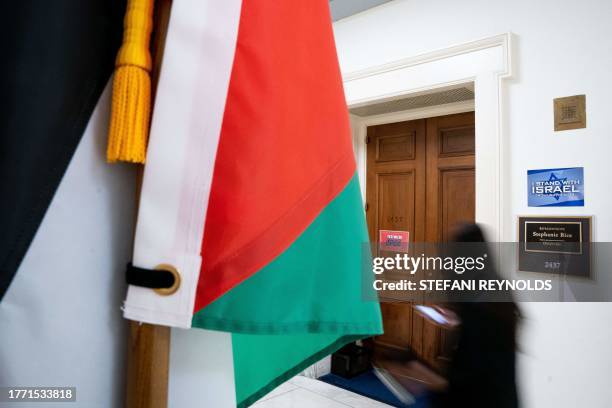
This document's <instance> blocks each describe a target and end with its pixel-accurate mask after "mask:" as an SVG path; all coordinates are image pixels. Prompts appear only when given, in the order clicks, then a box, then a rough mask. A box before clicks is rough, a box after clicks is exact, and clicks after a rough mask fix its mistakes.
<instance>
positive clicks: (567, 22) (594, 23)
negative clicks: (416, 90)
mask: <svg viewBox="0 0 612 408" xmlns="http://www.w3.org/2000/svg"><path fill="white" fill-rule="evenodd" d="M611 18H612V2H608V1H604V0H600V1H594V0H591V1H584V2H580V3H576V2H573V1H569V0H557V1H552V0H538V1H528V0H518V1H514V2H502V1H498V0H488V1H485V0H464V1H461V2H458V1H454V0H439V1H430V2H424V1H417V0H405V1H403V0H396V1H393V2H391V3H387V4H385V5H382V6H379V7H376V8H374V9H371V10H368V11H366V12H364V13H361V14H358V15H355V16H352V17H349V18H347V19H344V20H340V21H337V22H336V23H335V24H334V29H335V35H336V42H337V48H338V54H339V58H340V63H341V68H342V71H343V73H350V72H353V71H357V70H361V69H366V68H369V67H372V66H376V65H380V64H383V63H387V62H392V61H395V60H399V59H403V58H406V57H410V56H415V55H418V54H422V53H426V52H430V51H433V50H436V49H440V48H446V47H449V46H452V45H455V44H460V43H464V42H468V41H472V40H477V39H480V38H483V37H488V36H493V35H497V34H501V33H504V32H513V33H514V34H515V37H514V39H515V44H514V45H515V54H514V55H513V58H514V64H515V66H514V68H515V70H514V79H511V80H505V82H504V85H503V86H502V98H503V99H502V100H503V115H502V116H503V120H504V122H503V123H502V128H503V137H504V139H505V142H504V154H505V161H506V163H507V167H508V168H507V169H506V170H507V171H506V172H505V176H504V180H502V185H503V187H502V188H503V189H504V190H505V193H504V197H506V205H507V206H509V207H508V209H507V210H506V212H505V213H504V215H503V216H504V217H506V219H504V220H503V222H504V223H506V224H507V225H511V226H515V225H516V216H517V215H519V214H521V215H523V214H534V215H535V214H547V215H557V214H559V215H593V216H594V219H593V239H594V240H595V241H612V229H611V228H610V227H611V226H612V212H610V211H609V210H608V208H609V207H610V202H611V201H612V191H611V190H610V187H612V183H611V182H610V181H609V179H608V173H609V170H608V169H607V167H606V164H607V160H606V159H607V158H608V157H610V151H612V135H610V132H609V131H608V129H607V128H608V126H607V123H606V120H607V119H608V118H609V117H610V116H611V115H610V113H609V112H610V103H609V102H608V100H607V98H609V95H610V93H611V92H612V79H611V77H610V75H609V73H610V72H612V52H611V51H612V47H611V46H610V45H609V41H610V39H611V38H612V25H611V24H609V22H610V19H611ZM574 94H586V95H587V129H582V130H572V131H566V132H560V133H555V132H554V131H553V125H552V115H553V113H552V99H553V98H555V97H560V96H568V95H574ZM477 115H478V112H477ZM477 120H478V119H477ZM572 166H583V167H584V168H585V194H586V196H585V206H584V207H574V208H562V207H559V208H549V209H543V208H530V207H527V197H526V190H527V181H526V170H527V169H534V168H551V167H572ZM504 234H505V235H504V237H503V239H504V240H508V241H511V240H516V228H515V227H513V228H507V229H506V230H505V232H504ZM522 309H523V311H524V313H525V321H524V323H523V327H522V335H521V354H520V359H519V383H520V387H521V398H522V400H523V403H524V406H526V407H537V408H540V407H553V406H554V407H574V406H577V405H580V406H588V407H595V408H597V407H607V406H610V402H609V401H611V400H612V387H609V384H610V380H611V378H612V373H611V371H612V347H610V344H612V324H610V322H612V305H609V304H604V303H601V304H586V303H581V304H578V303H564V304H543V303H538V304H535V303H532V304H523V305H522Z"/></svg>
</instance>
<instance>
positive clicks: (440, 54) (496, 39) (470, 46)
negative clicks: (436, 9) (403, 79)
mask: <svg viewBox="0 0 612 408" xmlns="http://www.w3.org/2000/svg"><path fill="white" fill-rule="evenodd" d="M511 42H512V33H509V32H508V33H503V34H498V35H494V36H492V37H485V38H481V39H479V40H475V41H470V42H467V43H463V44H457V45H453V46H451V47H447V48H442V49H438V50H435V51H430V52H427V53H424V54H419V55H415V56H412V57H407V58H402V59H400V60H396V61H392V62H388V63H385V64H380V65H375V66H372V67H368V68H365V69H361V70H357V71H353V72H348V73H343V75H342V80H343V81H344V82H349V81H355V80H358V79H363V78H367V77H369V76H373V75H380V74H382V73H385V72H390V71H395V70H398V69H404V68H409V67H413V66H415V65H420V64H427V63H429V62H433V61H437V60H441V59H445V58H450V57H454V56H456V55H461V54H467V53H470V52H474V51H480V50H484V49H487V48H492V47H502V48H503V55H504V62H503V66H504V67H506V70H505V72H500V74H501V75H504V76H512V71H513V65H512V53H511V48H512V47H511Z"/></svg>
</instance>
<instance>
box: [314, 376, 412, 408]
mask: <svg viewBox="0 0 612 408" xmlns="http://www.w3.org/2000/svg"><path fill="white" fill-rule="evenodd" d="M319 380H320V381H324V382H326V383H328V384H331V385H335V386H336V387H340V388H343V389H345V390H348V391H351V392H354V393H356V394H359V395H363V396H364V397H368V398H371V399H373V400H376V401H380V402H383V403H385V404H388V405H391V406H394V407H397V408H416V407H417V406H419V405H418V404H415V405H406V404H404V403H402V402H401V401H400V400H398V399H397V398H396V397H395V395H393V394H392V393H391V391H389V389H388V388H387V387H386V386H385V385H384V384H383V383H382V382H381V381H380V380H379V379H378V377H376V375H375V374H374V371H372V370H369V371H366V372H365V373H363V374H360V375H358V376H356V377H353V378H351V379H347V378H343V377H340V376H338V375H335V374H327V375H324V376H322V377H319Z"/></svg>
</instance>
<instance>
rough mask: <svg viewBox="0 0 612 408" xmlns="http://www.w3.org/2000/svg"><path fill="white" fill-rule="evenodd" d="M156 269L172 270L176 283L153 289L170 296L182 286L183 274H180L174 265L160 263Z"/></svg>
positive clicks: (159, 293)
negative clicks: (167, 286)
mask: <svg viewBox="0 0 612 408" xmlns="http://www.w3.org/2000/svg"><path fill="white" fill-rule="evenodd" d="M155 269H156V270H158V271H168V272H170V273H171V274H172V276H174V283H173V284H172V286H170V287H169V288H156V289H153V290H154V291H155V292H156V293H157V294H158V295H161V296H170V295H172V294H173V293H175V292H176V291H177V290H178V288H179V286H181V275H180V274H179V272H178V270H177V269H176V268H175V267H174V266H172V265H168V264H159V265H157V266H156V267H155Z"/></svg>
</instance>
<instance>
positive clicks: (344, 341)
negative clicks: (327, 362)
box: [236, 333, 379, 408]
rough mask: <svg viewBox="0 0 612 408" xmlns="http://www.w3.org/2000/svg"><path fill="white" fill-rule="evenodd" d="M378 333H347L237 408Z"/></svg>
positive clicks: (247, 404) (238, 404)
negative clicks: (337, 352)
mask: <svg viewBox="0 0 612 408" xmlns="http://www.w3.org/2000/svg"><path fill="white" fill-rule="evenodd" d="M376 334H379V333H372V334H352V335H346V336H342V337H340V338H338V339H337V340H336V341H334V342H333V343H331V344H330V345H329V346H327V347H325V348H324V349H322V350H319V351H318V352H316V353H314V354H312V355H311V356H310V357H308V358H307V359H305V360H303V361H302V362H300V363H299V364H297V365H295V366H293V367H291V368H290V369H288V370H287V371H285V372H284V373H282V374H281V375H279V376H278V377H276V378H274V379H273V380H272V381H270V382H269V383H268V384H266V385H265V386H264V387H262V388H260V389H259V390H257V392H255V393H253V394H251V395H249V396H248V397H247V398H245V399H244V400H242V401H240V402H237V405H236V406H237V408H246V407H248V406H250V405H253V404H254V403H255V402H257V401H258V400H259V399H261V398H262V397H263V396H265V395H266V394H268V393H269V392H270V391H272V390H273V389H274V388H276V387H278V386H279V385H281V384H282V383H284V382H286V381H287V380H289V379H290V378H293V377H294V376H296V375H297V374H298V373H300V372H302V371H303V370H304V369H305V368H307V367H309V366H311V365H312V364H314V363H316V362H317V361H319V360H321V359H322V358H323V357H326V356H327V355H329V354H331V353H334V352H336V351H337V350H338V349H340V348H341V347H343V346H344V345H346V344H348V343H350V342H352V341H357V340H361V339H364V338H366V337H371V336H373V335H376Z"/></svg>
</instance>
